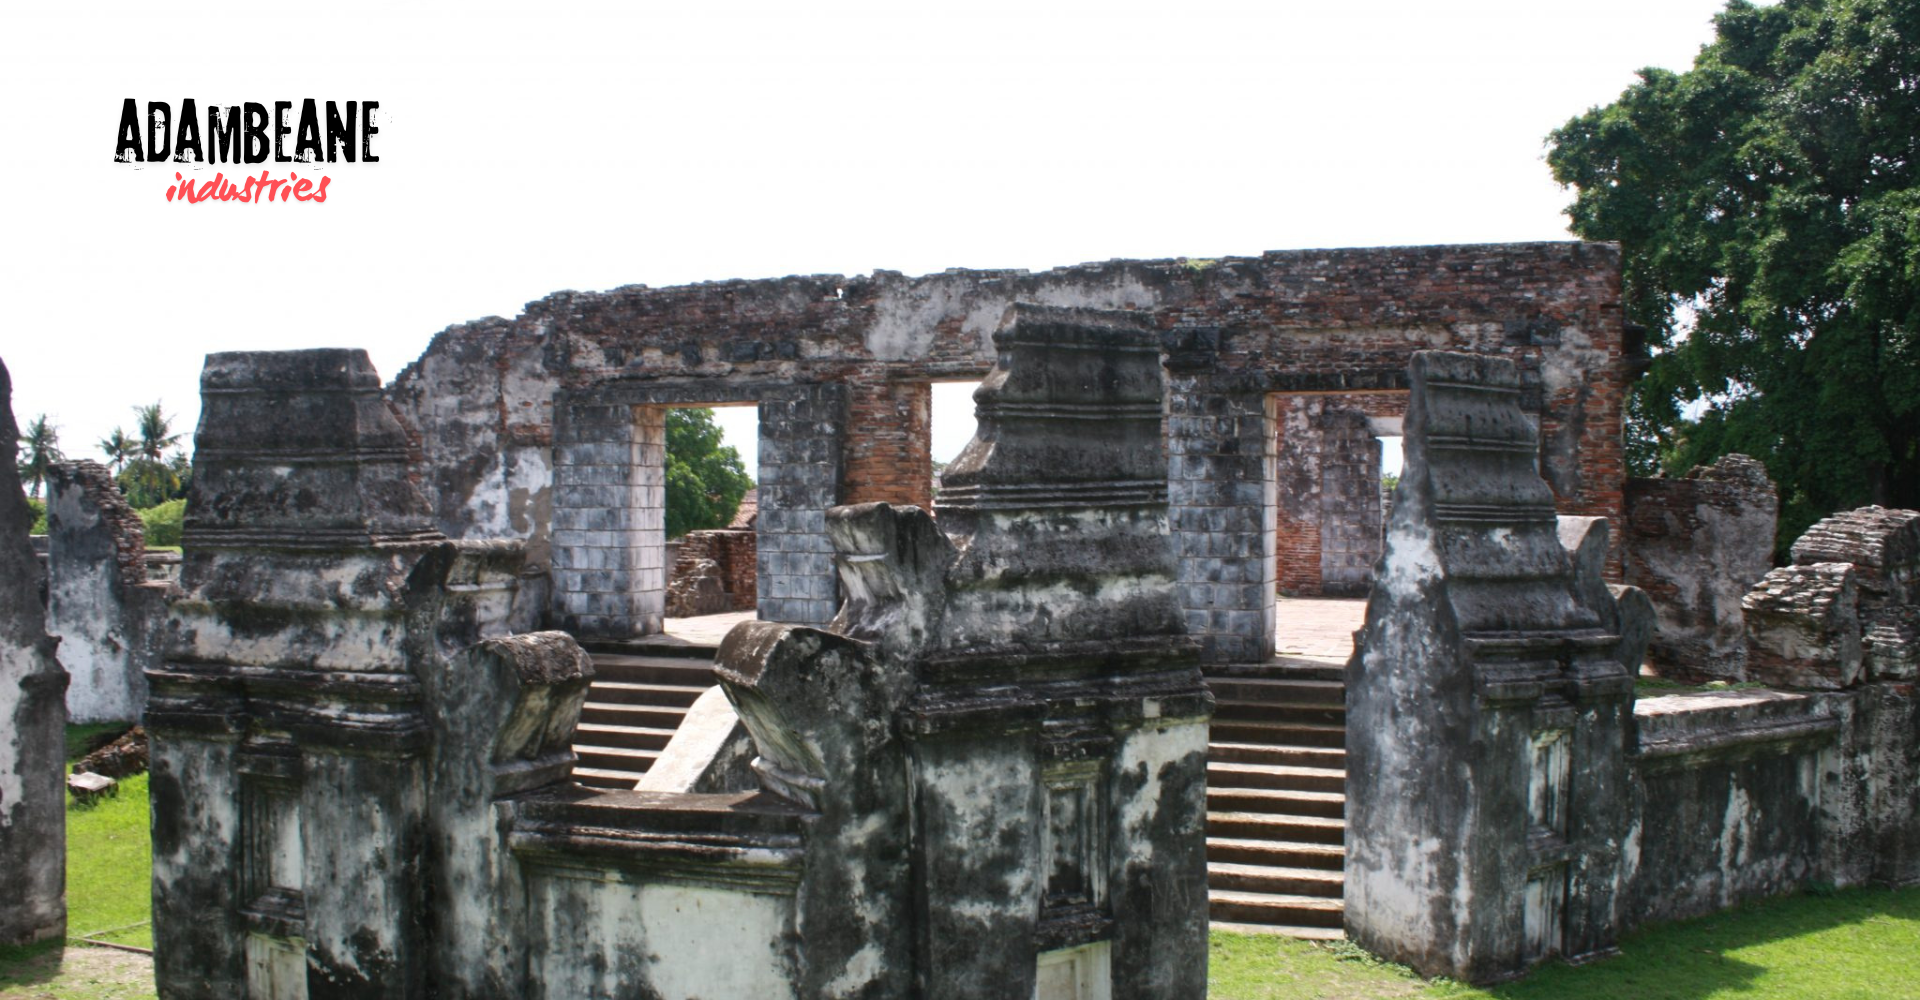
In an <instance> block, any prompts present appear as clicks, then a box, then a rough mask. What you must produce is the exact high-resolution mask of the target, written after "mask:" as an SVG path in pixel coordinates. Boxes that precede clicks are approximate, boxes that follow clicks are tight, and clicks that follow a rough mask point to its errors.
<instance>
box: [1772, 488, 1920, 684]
mask: <svg viewBox="0 0 1920 1000" xmlns="http://www.w3.org/2000/svg"><path fill="white" fill-rule="evenodd" d="M1793 563H1794V564H1793V565H1791V566H1783V567H1780V568H1779V569H1776V570H1773V571H1772V572H1770V573H1768V574H1767V575H1766V576H1765V577H1764V578H1763V579H1761V580H1760V581H1759V582H1758V583H1756V584H1755V585H1754V587H1753V589H1752V590H1751V591H1749V592H1748V593H1747V595H1746V598H1745V602H1744V603H1745V608H1746V614H1747V618H1748V637H1747V638H1748V648H1749V654H1748V655H1749V657H1750V664H1749V673H1750V674H1751V675H1752V676H1753V677H1754V678H1755V679H1757V680H1764V681H1766V682H1768V683H1770V684H1777V685H1781V686H1784V687H1803V688H1816V689H1840V688H1846V687H1850V686H1852V685H1854V684H1855V683H1857V682H1859V681H1861V680H1868V681H1882V680H1912V679H1913V678H1914V677H1915V676H1916V674H1920V654H1916V652H1915V649H1914V640H1915V639H1916V638H1920V511H1911V510H1889V509H1887V508H1884V507H1861V508H1858V509H1856V510H1850V511H1843V512H1841V513H1839V514H1835V515H1833V516H1832V517H1828V518H1826V519H1824V520H1822V521H1820V522H1819V523H1818V524H1815V525H1814V526H1813V527H1811V528H1808V529H1807V532H1806V534H1804V535H1801V536H1800V538H1799V539H1798V540H1797V541H1795V542H1794V543H1793Z"/></svg>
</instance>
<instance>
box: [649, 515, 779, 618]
mask: <svg viewBox="0 0 1920 1000" xmlns="http://www.w3.org/2000/svg"><path fill="white" fill-rule="evenodd" d="M667 550H668V551H669V552H670V553H672V556H673V564H672V568H671V569H670V570H669V571H668V572H667V585H668V587H669V588H671V587H672V585H673V581H674V580H675V579H677V578H679V577H681V576H682V575H684V574H686V573H687V572H689V571H691V570H692V569H693V567H694V565H695V564H696V563H698V562H699V561H700V560H702V559H711V560H713V561H714V563H715V565H716V566H717V567H718V569H717V570H716V572H717V573H718V575H719V578H720V587H721V589H722V590H725V591H726V592H727V608H726V610H729V611H752V610H753V608H754V602H755V596H754V595H755V590H754V588H755V586H756V583H757V580H758V579H759V573H758V571H757V566H756V561H757V553H756V551H755V547H754V537H753V532H752V531H751V530H747V531H738V530H733V529H719V530H713V531H689V532H687V533H686V534H685V535H682V536H680V538H679V540H678V541H677V542H671V543H668V546H667Z"/></svg>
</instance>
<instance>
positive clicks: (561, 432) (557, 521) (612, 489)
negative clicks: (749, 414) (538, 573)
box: [550, 403, 667, 637]
mask: <svg viewBox="0 0 1920 1000" xmlns="http://www.w3.org/2000/svg"><path fill="white" fill-rule="evenodd" d="M552 506H553V531H552V540H551V543H550V544H551V546H552V552H553V600H554V609H553V610H554V616H555V621H556V622H557V623H558V624H560V626H561V627H562V628H565V629H567V630H568V631H571V632H574V633H576V634H579V635H586V636H613V637H624V636H630V635H649V634H652V633H655V632H659V631H660V628H661V619H662V618H663V617H664V616H665V613H666V583H667V580H666V410H665V409H663V408H661V407H657V406H630V405H626V404H622V403H600V404H584V405H573V406H568V407H566V408H564V409H563V410H562V419H561V421H560V425H559V428H558V431H557V433H556V434H555V444H554V490H553V503H552Z"/></svg>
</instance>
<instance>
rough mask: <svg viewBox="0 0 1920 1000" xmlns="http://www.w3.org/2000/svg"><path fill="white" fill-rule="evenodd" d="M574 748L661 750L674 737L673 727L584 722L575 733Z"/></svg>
mask: <svg viewBox="0 0 1920 1000" xmlns="http://www.w3.org/2000/svg"><path fill="white" fill-rule="evenodd" d="M573 738H574V741H575V745H574V749H575V750H582V749H584V747H582V746H580V744H585V745H586V746H587V747H599V748H610V749H618V750H660V749H662V748H664V747H665V746H666V745H667V741H668V740H670V739H673V730H672V729H661V728H659V727H657V726H617V725H609V724H607V723H604V722H583V723H581V724H580V729H579V730H578V731H577V732H575V733H574V736H573Z"/></svg>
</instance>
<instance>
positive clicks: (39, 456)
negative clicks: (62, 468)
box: [14, 413, 65, 499]
mask: <svg viewBox="0 0 1920 1000" xmlns="http://www.w3.org/2000/svg"><path fill="white" fill-rule="evenodd" d="M20 453H21V455H22V457H21V459H20V460H19V461H17V462H16V463H14V464H15V465H16V466H17V467H18V468H19V470H20V478H21V479H23V480H25V481H26V482H29V483H32V484H33V490H32V491H31V493H30V494H29V495H31V496H33V497H34V498H36V499H37V498H38V497H39V496H40V486H41V484H43V483H45V482H46V481H47V474H48V473H50V472H52V471H53V463H55V462H58V461H61V460H62V459H64V458H65V456H64V455H61V454H60V432H59V431H57V430H55V429H54V427H53V425H52V424H49V423H47V415H46V414H44V413H42V414H40V415H39V416H37V417H35V418H33V420H32V421H31V422H29V423H28V424H27V432H26V433H25V434H22V435H20Z"/></svg>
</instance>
